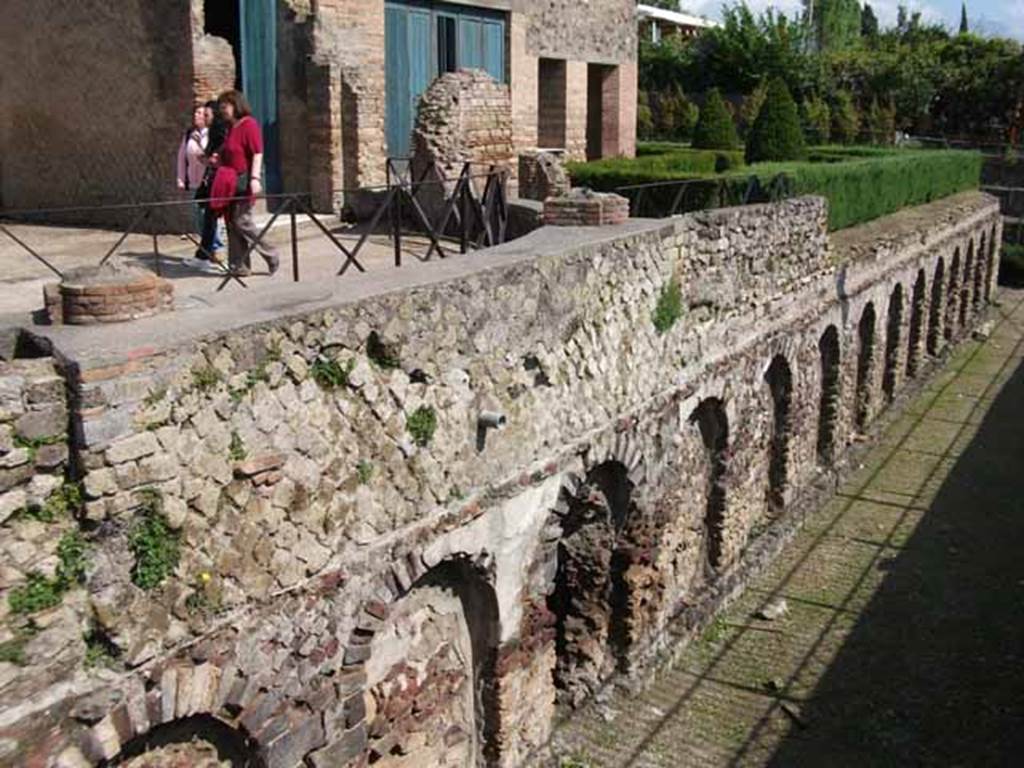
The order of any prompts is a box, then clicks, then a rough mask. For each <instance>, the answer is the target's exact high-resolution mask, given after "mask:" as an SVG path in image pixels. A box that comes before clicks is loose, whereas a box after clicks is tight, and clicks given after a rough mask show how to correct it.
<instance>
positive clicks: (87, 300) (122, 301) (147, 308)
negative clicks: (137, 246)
mask: <svg viewBox="0 0 1024 768" xmlns="http://www.w3.org/2000/svg"><path fill="white" fill-rule="evenodd" d="M44 299H45V303H46V309H47V312H48V314H49V319H50V323H51V324H61V323H65V324H67V325H96V324H99V323H123V322H127V321H129V320H138V319H140V318H143V317H151V316H153V315H156V314H160V313H161V312H167V311H169V310H171V309H172V307H173V304H174V287H173V286H172V284H171V283H170V282H169V281H167V280H164V279H163V278H161V277H157V276H156V275H153V274H151V273H149V272H143V271H142V270H139V271H138V273H128V274H120V275H117V276H116V277H115V278H114V279H110V280H108V279H104V280H100V281H97V280H94V279H85V280H80V279H75V278H74V277H71V278H66V279H65V280H64V281H63V282H61V283H57V284H52V285H48V286H46V287H45V289H44Z"/></svg>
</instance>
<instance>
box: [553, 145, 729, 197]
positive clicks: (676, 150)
mask: <svg viewBox="0 0 1024 768" xmlns="http://www.w3.org/2000/svg"><path fill="white" fill-rule="evenodd" d="M743 166H744V162H743V150H717V149H689V148H686V147H680V146H679V145H677V144H648V145H646V146H644V147H643V148H642V149H641V150H640V151H639V152H637V157H636V158H628V157H609V158H606V159H604V160H594V161H593V162H589V163H570V164H569V170H570V173H571V175H572V178H573V180H574V183H575V184H576V186H582V187H590V188H591V189H598V188H600V189H608V187H607V186H605V182H604V181H602V180H603V179H609V180H611V182H612V183H615V184H617V185H618V186H621V185H622V184H624V183H628V184H632V183H638V184H639V183H643V181H646V180H654V179H678V178H684V177H685V178H688V177H691V176H703V175H711V174H715V173H722V172H724V171H729V170H734V169H736V168H742V167H743ZM622 178H635V179H638V181H636V182H632V181H631V182H620V181H618V180H619V179H622ZM599 185H600V186H599Z"/></svg>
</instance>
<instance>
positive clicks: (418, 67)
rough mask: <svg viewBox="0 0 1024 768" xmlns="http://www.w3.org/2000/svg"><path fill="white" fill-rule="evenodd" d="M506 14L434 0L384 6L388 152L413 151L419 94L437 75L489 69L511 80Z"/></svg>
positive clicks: (393, 2) (410, 0) (407, 0)
mask: <svg viewBox="0 0 1024 768" xmlns="http://www.w3.org/2000/svg"><path fill="white" fill-rule="evenodd" d="M505 29H506V22H505V15H504V14H502V13H497V12H493V11H487V10H484V9H477V8H471V7H467V6H461V5H447V4H444V3H434V2H429V0H388V2H387V3H386V4H385V9H384V34H385V37H384V49H385V50H384V53H385V67H386V77H385V91H386V105H385V112H386V121H385V122H386V131H385V132H386V135H387V141H388V155H390V156H391V157H405V156H407V155H408V154H409V145H410V141H411V138H412V128H413V123H414V122H415V120H416V109H417V107H418V105H419V98H420V96H421V95H422V94H423V92H424V91H425V90H426V89H427V87H428V86H429V85H430V83H431V82H433V80H434V78H436V77H437V76H438V75H439V74H441V73H443V72H450V71H453V70H456V69H471V68H475V69H483V70H486V71H487V72H488V74H490V75H491V76H492V77H494V78H495V79H496V80H498V81H500V82H505V81H506V80H507V77H506V66H505Z"/></svg>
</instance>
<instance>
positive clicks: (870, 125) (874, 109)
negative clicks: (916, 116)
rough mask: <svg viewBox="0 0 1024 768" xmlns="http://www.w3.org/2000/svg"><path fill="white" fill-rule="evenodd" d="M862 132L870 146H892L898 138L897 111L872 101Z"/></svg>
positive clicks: (876, 100)
mask: <svg viewBox="0 0 1024 768" xmlns="http://www.w3.org/2000/svg"><path fill="white" fill-rule="evenodd" d="M861 130H862V132H863V134H864V140H865V141H866V142H867V143H868V144H892V143H893V140H894V139H895V137H896V110H895V109H893V108H892V107H883V106H881V105H880V104H879V103H878V99H872V100H871V106H870V107H868V111H867V112H866V113H865V115H864V125H863V127H862V129H861Z"/></svg>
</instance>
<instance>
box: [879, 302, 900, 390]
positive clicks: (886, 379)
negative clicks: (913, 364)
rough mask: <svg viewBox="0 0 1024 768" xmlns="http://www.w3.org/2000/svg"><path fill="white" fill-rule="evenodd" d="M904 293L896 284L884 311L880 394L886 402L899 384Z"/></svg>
mask: <svg viewBox="0 0 1024 768" xmlns="http://www.w3.org/2000/svg"><path fill="white" fill-rule="evenodd" d="M904 293H905V291H904V290H903V284H902V283H896V285H895V286H893V289H892V293H890V294H889V306H888V308H887V309H886V321H885V357H884V359H883V363H884V368H883V369H882V392H883V394H884V395H885V400H886V402H892V399H893V398H894V397H895V396H896V388H897V387H898V386H899V383H900V376H899V359H900V347H901V337H902V335H903V315H904V306H903V305H904V300H903V295H904Z"/></svg>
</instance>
